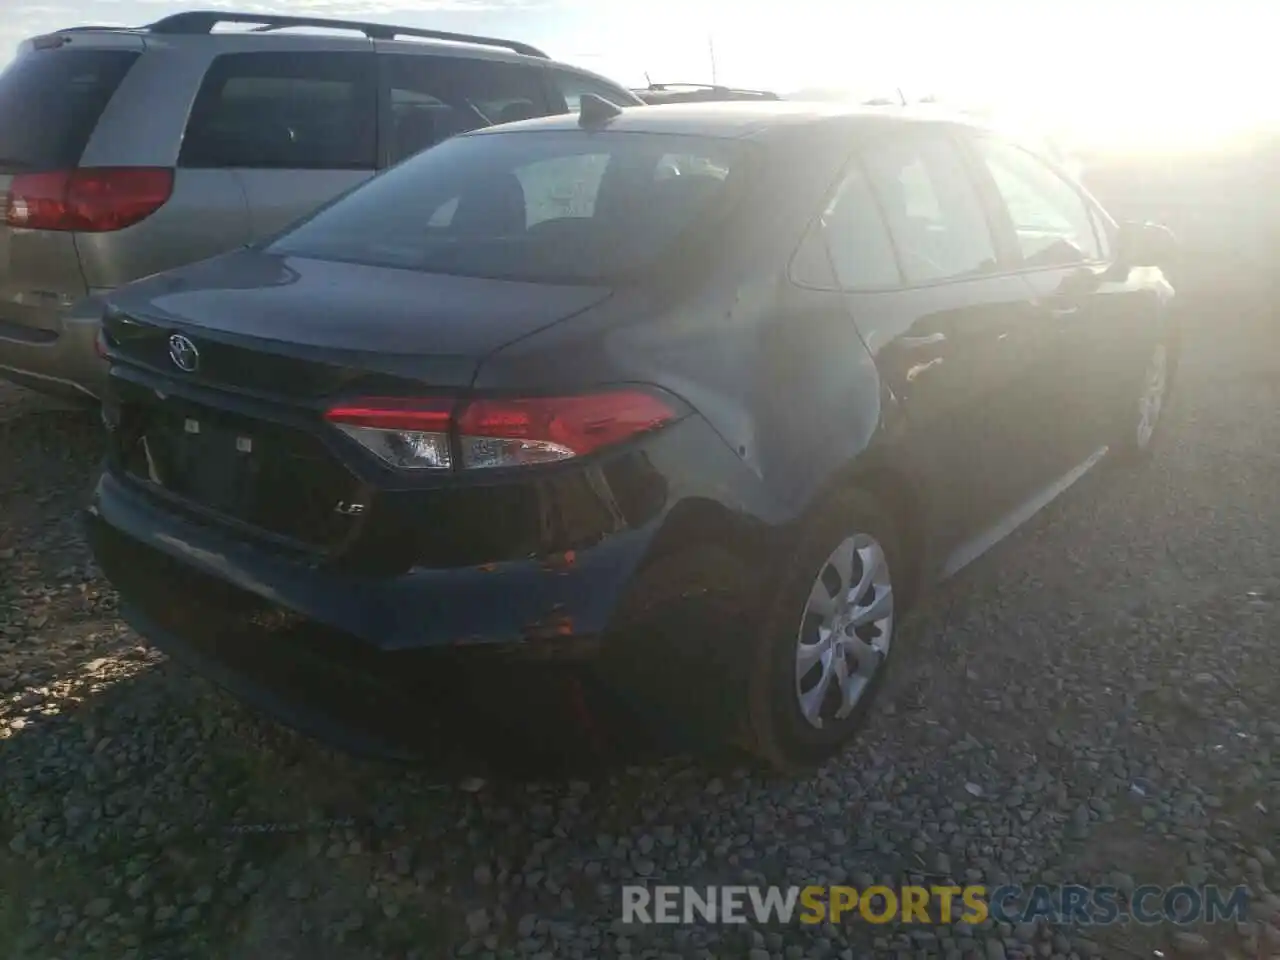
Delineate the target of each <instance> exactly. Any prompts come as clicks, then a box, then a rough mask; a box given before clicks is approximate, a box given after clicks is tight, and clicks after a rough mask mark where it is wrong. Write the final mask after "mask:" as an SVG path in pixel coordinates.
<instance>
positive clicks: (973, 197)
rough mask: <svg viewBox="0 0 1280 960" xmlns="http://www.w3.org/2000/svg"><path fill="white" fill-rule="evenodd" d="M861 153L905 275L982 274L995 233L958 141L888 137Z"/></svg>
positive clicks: (932, 279) (991, 265) (992, 262)
mask: <svg viewBox="0 0 1280 960" xmlns="http://www.w3.org/2000/svg"><path fill="white" fill-rule="evenodd" d="M862 161H863V164H864V166H865V168H866V171H867V175H868V178H869V180H870V183H871V186H872V188H873V189H874V190H875V193H876V197H877V198H878V199H879V201H880V207H881V209H883V211H884V218H885V220H886V222H887V223H888V226H889V233H890V235H891V236H892V237H893V243H894V246H895V247H896V248H897V251H898V259H899V261H900V263H901V265H902V273H903V276H904V277H905V278H906V280H907V281H908V282H909V283H937V282H941V281H945V280H955V279H960V278H963V277H973V276H979V275H981V274H984V273H988V272H990V271H992V270H994V269H995V268H996V266H997V258H996V251H995V241H994V239H993V238H992V235H991V227H990V224H989V223H988V221H987V216H986V213H985V212H984V210H983V206H982V200H981V198H980V197H979V195H978V191H977V188H976V187H975V186H974V184H973V181H972V180H971V179H970V176H969V173H968V170H967V168H966V165H965V161H964V157H963V155H962V154H961V153H960V151H959V149H958V148H957V147H956V146H955V145H954V144H953V143H952V142H951V141H950V140H948V139H946V138H943V137H903V138H901V139H897V138H894V139H889V138H886V139H884V140H881V141H879V142H877V143H874V144H871V145H869V146H867V147H866V148H864V149H863V152H862Z"/></svg>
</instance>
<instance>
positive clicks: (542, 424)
mask: <svg viewBox="0 0 1280 960" xmlns="http://www.w3.org/2000/svg"><path fill="white" fill-rule="evenodd" d="M674 418H675V411H674V410H672V409H671V407H670V406H668V405H667V404H665V403H663V402H662V401H661V400H659V399H658V398H657V397H655V396H653V395H652V394H649V393H645V392H644V391H641V390H618V391H613V392H610V393H600V394H591V395H588V396H578V397H538V398H533V399H525V400H476V401H474V402H473V403H470V404H468V405H467V406H466V407H465V408H464V409H463V411H462V414H461V415H460V416H459V418H458V438H459V441H460V444H461V448H462V465H463V466H464V467H516V466H523V465H525V464H534V463H549V462H553V461H556V460H567V459H569V458H570V457H581V456H585V455H586V454H588V453H593V452H594V451H596V450H599V449H600V448H602V447H608V446H612V445H613V444H615V443H621V442H622V441H624V440H628V439H630V438H631V437H634V436H636V435H637V434H640V433H645V432H647V431H649V430H654V429H656V428H658V427H661V426H663V425H664V424H666V423H669V422H670V421H671V420H673V419H674Z"/></svg>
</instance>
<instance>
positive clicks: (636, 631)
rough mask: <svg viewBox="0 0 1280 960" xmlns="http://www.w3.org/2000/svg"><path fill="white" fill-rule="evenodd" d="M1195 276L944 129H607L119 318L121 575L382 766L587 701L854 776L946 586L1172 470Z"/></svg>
mask: <svg viewBox="0 0 1280 960" xmlns="http://www.w3.org/2000/svg"><path fill="white" fill-rule="evenodd" d="M1169 253H1170V247H1169V243H1168V236H1167V234H1166V233H1165V232H1163V231H1161V230H1158V229H1155V228H1151V227H1147V226H1144V225H1134V224H1125V225H1120V224H1117V223H1116V222H1115V221H1114V220H1113V219H1112V218H1111V217H1110V216H1108V214H1107V213H1106V212H1105V210H1103V208H1102V207H1101V206H1100V205H1099V204H1098V203H1097V202H1096V201H1095V200H1094V199H1093V198H1092V197H1091V196H1090V195H1089V194H1087V193H1086V192H1085V191H1083V190H1082V189H1081V188H1080V187H1079V185H1078V184H1076V183H1075V182H1074V181H1072V180H1071V179H1069V178H1067V177H1065V176H1063V175H1062V174H1061V173H1060V172H1059V171H1057V170H1056V169H1055V168H1054V167H1053V166H1052V165H1050V164H1048V163H1046V162H1044V160H1043V159H1042V158H1041V157H1040V156H1039V155H1038V154H1037V153H1036V152H1035V151H1034V150H1028V149H1025V148H1024V147H1023V146H1022V145H1021V144H1019V143H1018V142H1016V141H1014V140H1011V139H1009V138H1007V137H1004V136H1001V135H999V134H997V133H995V132H993V131H991V130H989V129H987V128H985V127H982V126H979V125H976V124H973V123H966V122H963V121H957V120H944V119H941V118H940V117H939V116H938V115H937V112H936V111H902V110H898V111H892V110H882V109H876V108H859V107H857V106H852V105H850V106H842V105H839V104H817V105H815V104H798V103H787V102H783V103H756V104H751V103H736V104H716V103H703V104H674V105H666V106H647V107H641V108H634V109H625V110H619V109H618V108H616V107H612V106H610V105H609V104H607V103H606V102H605V101H603V100H602V99H598V98H594V97H586V98H584V100H583V103H582V110H581V112H580V114H579V116H578V117H576V118H568V117H557V118H545V119H541V120H531V121H526V122H524V123H519V124H513V125H509V126H503V127H495V128H491V129H485V130H477V131H474V132H472V133H468V134H466V135H463V136H459V137H455V138H453V139H451V140H450V141H448V142H447V143H444V144H441V145H440V146H439V147H437V148H435V149H432V150H429V151H427V152H425V153H423V154H421V155H420V156H417V157H414V158H413V159H411V160H409V161H407V162H406V163H404V164H401V165H400V166H398V167H397V168H396V169H394V170H391V171H388V172H387V173H386V174H384V175H382V176H380V177H378V178H377V179H375V180H373V181H371V182H370V183H368V184H366V185H364V186H362V187H360V188H358V189H356V190H355V191H353V192H351V193H349V194H347V195H345V196H344V197H343V198H341V199H340V200H338V201H337V202H336V203H334V204H332V205H330V206H328V207H325V208H323V209H322V210H320V211H318V212H317V213H316V214H314V215H313V216H311V217H309V218H307V219H306V220H304V221H302V222H301V223H298V224H296V225H295V226H294V227H293V228H292V229H291V230H289V231H287V232H284V233H282V234H280V235H278V236H276V237H274V238H272V239H270V240H267V241H263V242H261V243H257V244H254V245H253V246H251V247H249V248H247V249H244V250H239V251H235V252H232V253H228V254H225V255H223V256H221V257H218V258H215V259H212V260H209V261H206V262H204V263H201V264H196V265H192V266H189V267H185V268H182V269H180V270H177V271H174V272H172V273H169V274H166V275H162V276H159V277H155V278H151V279H149V280H144V281H141V282H139V283H136V284H133V285H131V286H129V287H126V288H124V289H122V290H119V291H117V292H116V293H115V294H114V295H113V296H112V297H111V298H110V309H109V310H108V312H107V316H106V319H105V321H104V326H103V344H104V350H105V351H106V353H107V354H108V356H109V357H110V362H111V370H110V377H109V390H108V396H107V400H106V401H105V402H104V407H103V413H104V418H105V419H106V421H107V423H108V425H109V428H110V440H109V444H108V449H109V453H108V457H107V461H106V464H105V468H104V471H103V472H102V474H101V475H100V478H99V481H98V484H97V487H96V491H95V493H94V495H93V498H92V501H91V505H90V507H89V511H90V513H89V530H90V535H91V540H92V543H93V549H94V553H95V556H96V558H97V561H98V563H99V565H100V567H101V568H102V570H103V571H104V574H105V575H106V577H107V578H108V579H109V580H110V581H111V582H112V583H113V584H114V585H115V587H116V588H117V590H118V592H119V595H120V598H121V604H120V608H121V612H122V614H123V616H124V617H125V618H126V619H127V620H128V621H129V622H130V623H131V624H132V625H133V626H134V627H135V628H136V629H137V630H138V631H139V632H140V633H141V634H142V635H144V636H146V637H148V638H149V639H150V640H151V641H152V642H154V643H156V644H157V645H159V646H160V647H162V648H164V649H165V650H167V651H169V652H170V653H171V654H173V656H174V657H175V659H177V660H179V661H186V662H188V663H190V664H193V665H195V666H196V667H197V668H198V669H199V670H201V671H203V672H205V673H207V674H208V675H209V676H211V677H213V678H215V679H216V680H218V681H219V682H220V683H223V684H224V685H225V686H227V687H228V688H229V689H231V690H233V691H235V692H237V693H238V694H239V695H240V696H242V697H244V698H246V699H248V700H250V701H251V702H253V703H255V704H257V705H258V706H260V707H262V708H264V709H266V710H268V711H270V712H273V713H274V714H276V715H277V716H279V717H281V718H283V719H285V720H286V721H287V722H290V723H292V724H294V725H297V726H302V727H303V728H305V729H309V730H310V731H311V732H313V733H317V734H319V735H321V736H325V737H330V738H334V737H335V735H340V736H337V739H340V740H341V742H345V743H347V744H348V745H356V744H358V745H359V746H360V748H361V749H370V750H373V751H375V752H384V751H385V752H393V753H395V754H397V755H413V754H414V753H415V752H416V751H417V750H418V749H419V748H421V746H422V741H421V737H422V736H423V731H424V730H426V729H428V726H429V724H427V723H425V718H426V717H428V716H431V715H432V714H433V712H434V711H440V710H443V705H444V704H454V705H456V708H457V709H456V710H455V711H451V712H446V713H445V716H446V717H447V720H446V722H447V723H450V724H458V725H462V724H465V725H467V727H468V729H473V728H474V727H475V726H476V725H479V724H486V723H491V722H496V720H497V718H499V717H501V718H504V722H505V723H506V724H507V726H506V730H507V731H508V732H511V733H512V735H517V734H518V733H519V731H522V730H524V729H526V728H527V727H528V726H529V725H531V724H534V723H535V722H536V721H538V720H539V719H540V718H541V717H542V715H543V713H544V711H546V710H549V709H551V708H550V706H549V703H548V701H549V700H551V699H553V698H552V694H553V693H554V692H555V691H556V690H559V689H562V688H561V687H560V686H559V681H558V679H557V677H559V676H561V673H560V672H561V671H563V676H564V677H568V678H571V679H572V680H574V681H576V682H578V683H580V685H581V690H580V692H581V694H582V697H581V700H580V701H579V702H581V703H585V704H586V706H587V709H588V711H589V712H592V713H593V714H595V715H604V716H608V711H609V708H610V707H611V706H612V705H615V704H618V703H626V704H630V705H633V706H637V707H639V708H641V709H642V710H644V711H645V713H646V715H647V716H649V717H651V718H653V719H654V722H655V723H658V722H660V723H663V724H665V725H666V728H667V731H668V733H670V734H674V735H676V736H679V737H680V738H681V740H680V742H681V743H683V744H684V745H686V746H687V745H688V744H689V741H690V739H692V738H693V737H695V736H698V737H706V736H711V737H715V738H717V739H719V738H724V739H728V740H732V741H733V742H736V743H739V744H741V745H743V746H745V747H747V748H748V749H750V750H752V751H754V752H755V753H756V754H757V755H759V756H760V757H762V758H764V759H765V760H767V761H769V762H771V763H774V764H776V765H778V766H782V767H787V766H791V765H796V764H809V763H813V762H816V761H818V760H820V759H821V758H822V757H824V756H827V755H829V754H830V753H832V752H833V751H835V750H838V749H839V748H840V747H841V745H842V744H843V743H844V742H845V741H846V740H847V739H848V737H849V736H850V735H851V734H852V733H853V731H854V729H855V728H856V727H857V725H858V722H859V720H860V718H861V717H862V716H863V715H864V713H865V712H866V710H867V707H868V705H869V703H870V702H871V700H872V696H873V694H874V692H875V690H876V689H877V687H878V686H879V684H880V683H881V681H882V680H883V677H884V672H885V670H884V668H885V666H886V665H887V663H888V659H889V657H890V656H891V654H892V649H893V643H892V641H893V638H894V635H895V631H896V629H897V626H898V624H899V623H900V621H901V618H902V615H903V613H904V611H905V610H906V608H907V606H908V604H909V603H910V601H911V598H912V597H913V596H914V595H915V594H916V593H917V590H918V589H919V588H920V587H921V586H926V585H928V584H929V583H931V582H932V581H934V580H936V579H937V578H939V577H945V576H949V575H951V574H953V573H955V572H956V571H958V570H960V569H962V568H963V567H964V566H965V565H966V564H968V563H969V562H970V561H972V560H973V559H974V558H975V557H976V556H978V555H980V554H981V553H982V552H984V551H985V550H986V549H988V548H990V547H991V546H992V545H993V544H994V543H996V542H997V541H998V540H999V539H1000V538H1001V537H1003V536H1004V535H1006V534H1007V533H1008V532H1010V531H1011V530H1013V529H1014V528H1016V527H1017V526H1018V525H1020V524H1021V523H1022V522H1024V521H1025V520H1027V519H1028V518H1030V517H1031V516H1033V515H1034V514H1035V513H1036V512H1037V510H1038V509H1039V508H1041V507H1043V506H1044V505H1045V504H1047V503H1048V502H1050V501H1051V500H1052V499H1053V498H1055V497H1056V496H1057V495H1058V494H1060V493H1061V492H1062V491H1063V490H1065V489H1066V488H1067V487H1069V486H1070V485H1071V483H1072V482H1074V480H1076V479H1077V478H1079V477H1080V476H1082V475H1083V474H1084V473H1085V472H1086V471H1087V470H1088V469H1089V468H1090V467H1091V466H1093V465H1094V464H1096V463H1098V462H1099V461H1100V460H1101V458H1102V457H1103V455H1104V454H1106V453H1108V452H1109V453H1112V454H1116V455H1118V457H1119V458H1127V459H1131V460H1139V459H1142V458H1144V457H1145V455H1146V454H1147V453H1149V452H1150V450H1151V443H1152V438H1153V436H1154V435H1155V431H1156V429H1157V427H1158V425H1159V423H1160V420H1161V416H1160V415H1161V411H1162V409H1163V407H1164V403H1165V400H1166V397H1167V394H1168V391H1169V389H1170V385H1171V383H1172V380H1173V376H1174V371H1175V369H1176V367H1177V359H1178V344H1179V340H1178V330H1177V326H1176V324H1175V323H1174V320H1173V315H1172V313H1171V311H1170V309H1169V308H1170V306H1171V304H1172V302H1173V299H1172V298H1173V291H1172V289H1171V288H1170V286H1169V284H1168V283H1167V282H1166V281H1165V280H1164V278H1163V277H1162V275H1161V270H1160V265H1161V264H1162V263H1164V262H1167V257H1168V255H1169ZM565 695H566V696H567V695H568V691H567V690H566V691H565ZM575 736H580V737H583V738H584V739H585V738H586V737H587V736H588V731H581V732H577V733H570V734H569V737H570V738H572V737H575ZM562 739H563V738H562Z"/></svg>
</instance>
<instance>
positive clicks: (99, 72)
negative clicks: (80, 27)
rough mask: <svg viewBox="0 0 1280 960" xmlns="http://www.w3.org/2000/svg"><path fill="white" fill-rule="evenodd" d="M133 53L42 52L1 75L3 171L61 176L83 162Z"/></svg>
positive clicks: (0, 160)
mask: <svg viewBox="0 0 1280 960" xmlns="http://www.w3.org/2000/svg"><path fill="white" fill-rule="evenodd" d="M137 58H138V54H137V52H136V51H133V50H66V49H61V50H40V51H36V52H34V53H28V54H27V55H25V56H20V57H19V58H18V59H16V60H14V61H13V62H12V63H11V64H9V66H8V67H7V68H6V69H5V70H4V72H3V73H0V171H4V172H6V173H21V172H22V171H24V170H59V169H66V168H69V167H74V166H76V165H77V164H78V163H79V162H80V155H81V154H82V153H84V148H85V145H86V144H87V143H88V142H89V137H90V135H91V134H92V133H93V128H94V127H95V126H96V125H97V123H98V117H100V116H101V115H102V111H103V109H104V108H105V107H106V105H107V101H109V100H110V99H111V96H112V94H114V93H115V92H116V87H118V86H119V85H120V81H121V80H122V79H124V75H125V74H126V73H128V72H129V68H130V67H131V66H133V62H134V61H135V60H136V59H137Z"/></svg>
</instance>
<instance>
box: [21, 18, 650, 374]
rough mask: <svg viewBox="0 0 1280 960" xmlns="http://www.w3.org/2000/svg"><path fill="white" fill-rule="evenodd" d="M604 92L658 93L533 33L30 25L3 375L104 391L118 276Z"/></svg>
mask: <svg viewBox="0 0 1280 960" xmlns="http://www.w3.org/2000/svg"><path fill="white" fill-rule="evenodd" d="M224 24H231V25H238V26H240V27H242V28H243V27H253V28H254V29H240V30H235V31H226V30H218V29H216V28H218V27H220V26H221V25H224ZM304 27H305V28H316V27H323V28H329V30H330V32H329V33H328V34H317V33H314V32H312V33H302V32H298V30H297V29H295V28H304ZM335 31H344V32H345V35H343V34H342V33H337V32H335ZM588 92H590V93H594V94H597V95H598V96H601V97H604V98H606V99H608V100H610V101H612V102H614V103H617V104H619V105H637V104H640V103H641V101H640V100H639V98H637V97H636V96H635V95H634V94H632V93H631V92H630V91H628V90H627V89H626V88H625V87H622V86H620V85H618V84H615V83H613V82H611V81H609V80H607V79H605V78H603V77H600V76H597V75H595V74H592V73H589V72H587V71H584V70H580V69H578V68H576V67H570V66H566V65H564V64H561V63H556V62H554V61H552V60H550V59H549V58H548V57H547V56H546V55H545V54H544V53H543V52H542V51H540V50H538V49H536V48H534V47H531V46H529V45H528V44H525V43H520V42H518V41H514V40H503V39H498V38H493V37H479V36H470V35H461V34H454V33H446V32H443V31H436V30H425V29H418V28H411V27H398V26H389V25H383V24H368V23H361V22H355V21H344V20H323V19H316V18H306V17H284V16H272V15H264V14H258V13H244V14H241V13H230V12H215V13H203V12H193V13H180V14H176V15H174V16H170V17H166V18H164V19H163V20H160V21H158V22H156V23H153V24H151V25H150V26H147V27H142V28H137V29H116V28H108V27H77V28H71V29H67V30H61V31H58V32H56V33H53V34H49V35H47V36H40V37H36V38H34V39H31V40H28V41H26V42H25V43H23V44H22V45H21V47H20V48H19V51H18V54H17V57H16V59H15V60H14V61H13V63H11V64H10V65H9V67H8V68H7V69H6V70H5V71H4V72H3V73H2V74H0V376H6V377H8V378H10V379H13V380H16V381H18V382H21V383H25V384H27V385H28V386H32V387H35V388H37V389H43V390H47V391H55V392H61V393H68V394H72V395H79V396H84V395H88V396H96V395H97V394H98V392H99V390H100V387H101V383H102V378H103V376H104V374H105V369H106V368H105V365H104V364H103V362H102V360H101V358H100V357H98V356H97V355H96V354H95V353H94V346H93V345H94V338H95V335H96V331H97V327H98V322H99V320H100V312H101V311H100V303H99V302H98V299H97V298H98V295H100V294H101V293H103V292H104V291H107V290H110V289H112V288H114V287H116V286H118V285H120V284H122V283H126V282H128V281H130V280H135V279H137V278H139V277H143V276H147V275H150V274H153V273H157V272H159V271H162V270H166V269H169V268H171V267H175V266H179V265H181V264H184V263H189V262H192V261H195V260H201V259H204V258H205V257H209V256H212V255H214V254H217V253H220V252H222V251H224V250H230V249H234V248H235V247H238V246H242V245H244V244H246V243H249V242H251V241H253V240H255V239H257V238H260V237H264V236H268V235H270V234H272V233H275V232H276V231H278V230H280V229H282V228H284V227H285V226H287V225H288V224H289V223H291V222H292V221H294V220H297V219H298V218H299V217H301V216H303V215H305V214H307V213H308V212H310V211H311V210H313V209H314V208H315V207H317V206H318V205H320V204H322V203H324V202H326V201H328V200H330V199H332V198H333V197H335V196H336V195H338V194H340V193H342V192H343V191H345V190H348V189H350V188H351V187H354V186H355V185H356V184H358V183H360V182H362V181H364V180H366V179H368V178H369V177H371V176H373V174H374V173H375V172H376V171H378V170H380V169H383V168H385V167H388V166H390V165H392V164H394V163H396V162H398V161H399V160H401V159H403V158H404V157H407V156H409V155H411V154H413V153H416V152H417V151H419V150H422V149H424V148H426V147H429V146H431V145H432V144H435V143H438V142H440V141H441V140H443V139H445V138H447V137H449V136H452V135H453V134H455V133H458V132H462V131H466V130H470V129H474V128H476V127H479V126H486V125H489V124H497V123H504V122H508V121H511V120H519V119H525V118H528V117H535V116H543V115H547V114H555V113H565V112H571V111H573V110H576V109H577V105H578V100H579V98H580V97H581V96H582V94H584V93H588Z"/></svg>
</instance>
